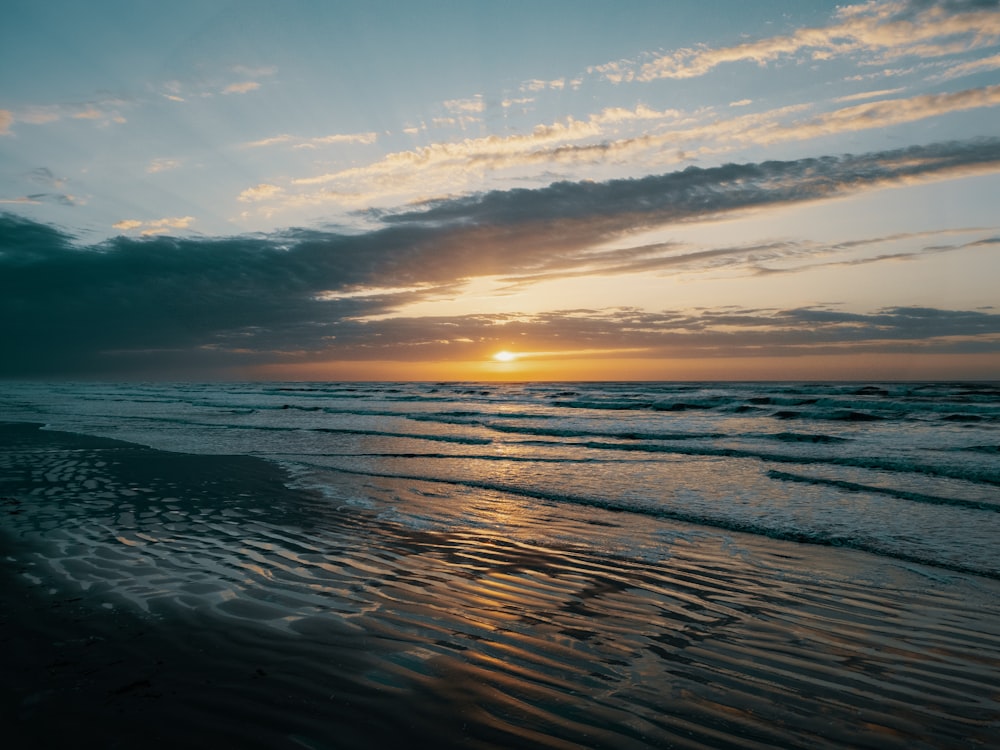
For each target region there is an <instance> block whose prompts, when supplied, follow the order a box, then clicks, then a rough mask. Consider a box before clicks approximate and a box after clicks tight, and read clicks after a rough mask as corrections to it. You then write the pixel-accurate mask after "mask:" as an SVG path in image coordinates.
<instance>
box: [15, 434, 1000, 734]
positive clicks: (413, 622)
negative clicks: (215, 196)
mask: <svg viewBox="0 0 1000 750" xmlns="http://www.w3.org/2000/svg"><path fill="white" fill-rule="evenodd" d="M0 446H2V452H0V497H2V500H0V514H2V525H0V545H2V546H0V583H2V602H0V605H2V606H0V666H2V669H0V721H2V722H3V745H4V747H14V748H21V747H24V748H39V747H41V748H44V747H67V746H73V747H109V748H113V747H121V748H133V747H144V748H148V747H213V748H219V747H249V748H254V747H260V748H265V747H267V748H302V747H304V748H340V747H343V748H361V747H423V746H428V747H430V746H434V747H609V748H619V747H621V748H642V747H733V748H736V747H741V748H742V747H759V748H765V747H803V748H805V747H809V748H822V747H870V748H893V747H898V748H919V747H932V748H943V747H997V746H998V745H997V738H998V737H1000V587H998V586H997V585H996V582H995V581H990V580H979V579H969V578H966V577H962V576H958V575H947V576H944V577H943V578H940V577H939V578H935V577H934V576H935V575H937V574H934V573H933V572H907V571H904V570H885V569H883V568H884V566H881V567H879V566H880V565H881V564H879V566H877V565H876V563H875V562H873V561H872V560H869V559H868V558H867V556H865V555H863V554H861V553H856V552H851V551H842V550H821V549H813V548H803V547H800V546H799V545H794V544H791V543H787V542H781V543H772V542H770V541H769V540H765V541H763V542H762V541H761V540H757V539H753V538H749V537H748V538H746V539H743V538H739V537H736V538H734V539H730V540H727V541H726V542H725V543H724V544H722V545H721V546H720V544H719V542H718V541H717V540H716V539H715V537H709V536H706V537H705V538H704V540H702V541H699V539H700V538H699V537H698V536H697V534H694V535H692V536H691V539H692V540H693V541H690V542H689V543H685V544H677V545H675V546H674V547H673V548H672V552H671V555H670V557H669V558H668V559H656V560H641V559H630V558H622V557H616V556H614V555H612V554H608V553H601V552H598V551H597V549H595V547H594V545H593V544H582V543H581V544H577V545H575V544H572V543H570V542H567V543H565V544H563V545H552V544H539V543H532V542H530V541H527V540H526V539H522V538H506V537H503V536H499V537H498V536H496V535H495V534H493V533H491V532H490V529H489V524H488V523H486V521H487V520H488V519H489V518H490V513H495V514H498V513H500V511H501V510H502V511H503V512H505V513H507V514H508V515H512V516H515V517H517V518H519V519H520V523H521V525H522V526H523V527H526V528H529V529H530V527H531V525H532V524H536V525H537V524H539V523H541V521H538V520H535V518H536V517H535V516H533V515H532V513H537V512H538V511H537V510H535V509H534V506H533V505H531V504H530V503H529V504H528V505H525V506H523V507H513V506H512V503H514V502H515V501H513V500H511V499H510V498H509V497H508V498H502V497H492V496H488V495H486V494H481V495H476V496H469V497H467V498H464V500H463V499H462V498H447V499H446V500H447V501H448V502H453V503H455V504H459V502H460V501H461V502H466V503H467V506H466V507H465V508H464V509H463V511H462V512H463V513H464V516H463V517H466V518H468V517H471V515H470V514H472V513H473V511H475V512H478V513H480V517H481V519H482V520H483V524H482V525H481V528H479V529H477V528H474V527H470V526H469V525H468V524H466V525H465V526H463V527H460V528H459V527H456V529H455V530H452V531H449V530H447V529H441V528H439V527H434V528H428V529H423V530H421V529H414V528H412V527H404V526H397V525H393V524H392V523H389V522H386V521H384V520H381V521H380V520H378V519H376V518H375V517H374V516H371V515H366V514H365V513H364V511H363V505H361V506H358V507H360V508H361V509H360V510H359V509H358V508H354V509H352V511H351V512H349V513H347V512H335V509H331V508H330V507H328V506H329V501H327V500H324V499H323V498H321V497H319V496H317V495H314V494H311V493H307V492H304V491H295V490H290V489H288V488H286V487H285V486H284V484H283V480H284V479H285V477H284V476H283V475H282V473H281V472H280V471H279V470H278V469H277V468H276V467H273V466H271V465H270V464H268V463H266V462H263V461H258V460H255V459H252V458H247V457H227V456H189V455H184V454H173V453H164V452H161V451H154V450H151V449H146V448H142V447H140V446H135V445H131V444H128V443H121V442H116V441H111V440H103V439H99V438H90V437H83V436H76V435H69V434H65V433H58V432H51V431H40V430H38V429H37V426H32V425H6V426H3V427H0ZM362 489H364V490H365V491H369V492H373V493H374V492H392V493H396V495H397V496H398V497H400V498H401V500H400V502H404V501H405V500H406V497H407V495H406V493H407V492H413V491H414V488H412V487H403V486H388V485H384V483H383V485H376V484H372V485H371V486H369V487H367V488H362ZM417 489H421V488H417ZM359 491H360V490H359ZM433 491H434V488H433V486H432V485H428V487H426V488H423V489H421V492H422V493H423V494H422V497H423V498H424V502H432V501H434V495H433ZM446 500H445V499H440V500H439V502H445V501H446ZM456 512H457V511H456ZM551 512H552V513H553V514H555V513H558V514H559V517H558V518H555V516H553V520H552V521H551V522H552V523H561V524H565V530H566V532H567V536H571V534H573V533H575V534H577V538H579V539H581V541H583V540H584V536H583V535H585V534H590V535H594V534H599V533H600V528H599V524H597V523H596V517H595V516H593V515H592V514H591V515H587V514H588V513H591V511H582V513H583V515H581V516H580V518H571V517H569V515H568V513H567V512H566V511H565V510H564V509H555V510H554V511H551ZM618 516H620V518H616V520H615V522H614V523H615V525H616V533H621V532H622V531H623V529H624V531H625V532H628V531H629V529H628V527H627V525H628V524H630V523H635V524H637V525H636V527H635V529H634V533H635V534H636V535H637V536H638V535H640V534H642V533H647V532H648V530H646V529H644V528H642V525H648V523H649V521H648V520H645V519H632V518H631V517H630V516H629V515H628V514H618ZM602 523H606V521H602ZM574 524H575V525H574ZM595 529H596V531H595ZM713 540H714V541H713ZM755 545H756V546H755ZM762 545H763V546H762ZM750 559H753V560H754V563H753V564H750V563H749V562H748V560H750ZM762 559H766V560H767V561H768V563H767V565H763V566H762V565H761V562H760V561H761V560H762ZM874 571H877V572H874ZM876 575H877V577H878V578H877V580H876V579H875V578H873V576H876Z"/></svg>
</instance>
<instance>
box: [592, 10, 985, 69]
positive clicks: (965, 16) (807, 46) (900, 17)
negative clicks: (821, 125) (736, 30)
mask: <svg viewBox="0 0 1000 750" xmlns="http://www.w3.org/2000/svg"><path fill="white" fill-rule="evenodd" d="M997 39H1000V13H998V11H997V4H996V3H995V2H972V1H970V2H938V3H930V2H924V1H922V0H908V1H898V2H880V3H879V2H866V3H861V4H856V5H847V6H842V7H841V8H839V9H838V11H837V13H836V14H835V16H834V18H833V19H832V22H831V23H830V24H829V25H827V26H821V27H814V28H802V29H797V30H795V31H794V32H793V33H791V34H787V35H782V36H773V37H768V38H765V39H759V40H754V41H751V42H744V43H741V44H737V45H733V46H729V47H709V46H705V45H703V46H699V47H691V48H683V49H678V50H673V51H671V52H668V53H666V54H661V55H656V56H655V57H654V58H653V59H652V60H650V61H648V62H645V63H636V62H632V61H618V62H613V63H607V64H605V65H600V66H595V67H593V68H592V69H591V72H593V73H597V74H600V75H602V76H604V77H605V78H607V79H608V80H610V81H612V82H614V83H624V82H630V81H638V82H649V81H655V80H658V79H663V78H672V79H686V78H696V77H700V76H703V75H706V74H708V73H710V72H711V71H713V70H715V69H716V68H717V67H719V66H721V65H726V64H734V63H753V64H756V65H767V64H769V63H773V62H776V61H778V60H782V59H805V60H811V61H823V60H829V59H832V58H837V57H844V56H848V55H853V56H857V55H867V56H869V57H870V58H871V60H872V62H879V63H885V62H890V61H893V60H899V59H901V58H905V57H922V58H932V57H943V56H945V55H952V54H957V53H964V52H968V51H970V50H974V49H980V48H983V47H986V46H989V45H991V44H994V43H996V41H997Z"/></svg>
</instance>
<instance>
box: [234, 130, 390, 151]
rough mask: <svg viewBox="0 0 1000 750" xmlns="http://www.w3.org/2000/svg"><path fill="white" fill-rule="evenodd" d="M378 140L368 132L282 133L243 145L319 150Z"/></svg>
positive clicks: (249, 146)
mask: <svg viewBox="0 0 1000 750" xmlns="http://www.w3.org/2000/svg"><path fill="white" fill-rule="evenodd" d="M377 140H378V133H375V132H373V131H368V132H366V133H334V134H332V135H321V136H316V137H313V138H305V137H302V136H296V135H291V134H289V133H282V134H280V135H275V136H271V137H270V138H262V139H260V140H258V141H249V142H247V143H244V144H242V147H243V148H266V147H268V146H280V145H284V144H289V145H291V146H292V148H317V147H319V146H331V145H334V144H338V143H358V144H361V145H365V146H370V145H371V144H373V143H375V142H376V141H377Z"/></svg>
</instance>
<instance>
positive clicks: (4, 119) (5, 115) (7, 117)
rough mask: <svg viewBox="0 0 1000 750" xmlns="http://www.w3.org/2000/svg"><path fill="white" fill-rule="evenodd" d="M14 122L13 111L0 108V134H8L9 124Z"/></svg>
mask: <svg viewBox="0 0 1000 750" xmlns="http://www.w3.org/2000/svg"><path fill="white" fill-rule="evenodd" d="M13 124H14V113H13V112H11V111H10V110H9V109H0V135H10V126H11V125H13Z"/></svg>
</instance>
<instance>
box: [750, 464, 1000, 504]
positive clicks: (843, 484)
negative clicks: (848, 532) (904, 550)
mask: <svg viewBox="0 0 1000 750" xmlns="http://www.w3.org/2000/svg"><path fill="white" fill-rule="evenodd" d="M767 475H768V476H769V477H770V478H771V479H779V480H782V481H785V482H802V483H804V484H816V485H822V486H825V487H836V488H837V489H841V490H847V491H849V492H874V493H877V494H879V495H888V496H889V497H896V498H899V499H901V500H912V501H913V502H917V503H928V504H930V505H950V506H953V507H956V508H968V509H970V510H985V511H993V512H994V513H1000V505H996V504H992V503H980V502H976V501H974V500H962V499H960V498H953V497H939V496H938V495H927V494H924V493H922V492H910V491H908V490H898V489H893V488H891V487H878V486H876V485H870V484H859V483H857V482H847V481H845V480H842V479H828V478H826V477H810V476H804V475H802V474H790V473H788V472H785V471H776V470H775V469H771V470H770V471H768V472H767Z"/></svg>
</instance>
